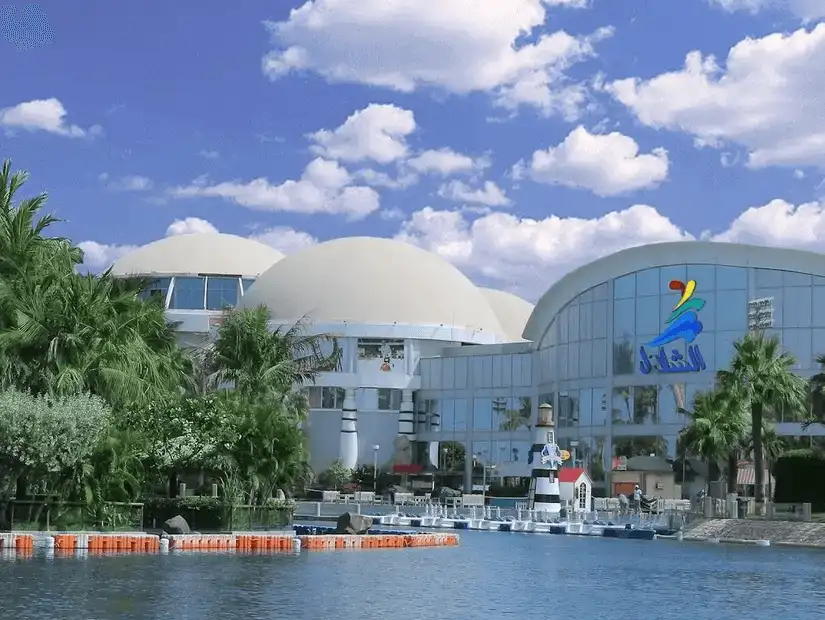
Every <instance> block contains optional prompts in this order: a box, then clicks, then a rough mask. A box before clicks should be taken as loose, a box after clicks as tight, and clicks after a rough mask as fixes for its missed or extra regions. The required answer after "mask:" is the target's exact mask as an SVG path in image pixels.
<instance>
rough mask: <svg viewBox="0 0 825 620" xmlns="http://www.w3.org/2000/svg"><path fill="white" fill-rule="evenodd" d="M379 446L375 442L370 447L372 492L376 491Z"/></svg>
mask: <svg viewBox="0 0 825 620" xmlns="http://www.w3.org/2000/svg"><path fill="white" fill-rule="evenodd" d="M380 447H381V446H379V445H378V444H375V445H374V446H373V447H372V492H373V494H375V493H377V492H378V449H379V448H380Z"/></svg>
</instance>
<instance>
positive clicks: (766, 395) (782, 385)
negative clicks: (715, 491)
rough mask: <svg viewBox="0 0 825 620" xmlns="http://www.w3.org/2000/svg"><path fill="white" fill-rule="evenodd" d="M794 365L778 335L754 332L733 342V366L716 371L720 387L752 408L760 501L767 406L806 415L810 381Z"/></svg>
mask: <svg viewBox="0 0 825 620" xmlns="http://www.w3.org/2000/svg"><path fill="white" fill-rule="evenodd" d="M795 364H796V360H795V359H794V357H793V356H792V355H791V354H789V353H787V352H784V351H782V347H781V345H780V343H779V340H778V339H777V338H773V337H771V338H768V337H766V336H765V335H764V334H763V333H762V332H754V333H750V334H748V335H746V336H745V337H744V338H743V339H742V340H739V341H737V342H735V343H734V356H733V359H732V360H731V363H730V369H729V370H720V371H719V372H718V373H717V377H716V380H717V385H718V386H719V387H720V389H721V390H722V391H723V392H725V393H726V394H728V395H729V397H730V398H732V399H735V400H736V401H738V402H739V403H741V405H742V406H744V407H747V409H748V410H749V411H750V414H751V415H750V418H751V419H750V423H751V435H752V442H753V461H754V470H755V471H754V473H755V477H756V499H757V501H760V502H761V501H764V493H765V487H764V482H765V481H764V467H765V465H764V463H765V459H764V452H763V444H762V429H763V427H764V417H765V411H766V409H767V410H770V409H774V410H778V411H782V410H784V411H788V412H792V413H796V414H798V415H805V413H804V412H805V411H806V409H807V407H806V405H807V402H808V396H809V390H808V383H807V381H806V380H805V379H803V378H802V377H799V376H798V375H796V374H794V372H793V367H794V366H795Z"/></svg>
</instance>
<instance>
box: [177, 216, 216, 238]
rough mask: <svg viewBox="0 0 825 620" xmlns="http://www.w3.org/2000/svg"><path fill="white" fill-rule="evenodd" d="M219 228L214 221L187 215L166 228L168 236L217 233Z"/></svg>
mask: <svg viewBox="0 0 825 620" xmlns="http://www.w3.org/2000/svg"><path fill="white" fill-rule="evenodd" d="M216 232H218V229H217V228H215V225H214V224H212V222H208V221H206V220H204V219H201V218H199V217H186V218H183V219H182V220H175V221H174V222H172V223H171V224H169V227H168V228H167V229H166V236H167V237H172V236H175V235H191V234H196V233H216Z"/></svg>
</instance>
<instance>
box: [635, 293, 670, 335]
mask: <svg viewBox="0 0 825 620" xmlns="http://www.w3.org/2000/svg"><path fill="white" fill-rule="evenodd" d="M665 318H667V317H665ZM659 323H660V321H659V298H658V297H639V298H638V299H637V300H636V332H635V333H637V334H657V333H659V332H660V331H661V325H660V324H659Z"/></svg>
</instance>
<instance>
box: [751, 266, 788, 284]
mask: <svg viewBox="0 0 825 620" xmlns="http://www.w3.org/2000/svg"><path fill="white" fill-rule="evenodd" d="M755 272H756V273H755V276H756V288H775V287H778V286H782V272H781V271H778V270H776V269H756V270H755Z"/></svg>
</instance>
